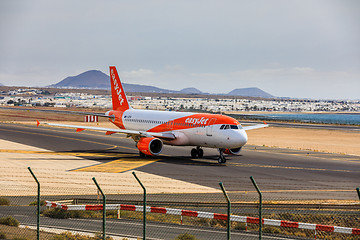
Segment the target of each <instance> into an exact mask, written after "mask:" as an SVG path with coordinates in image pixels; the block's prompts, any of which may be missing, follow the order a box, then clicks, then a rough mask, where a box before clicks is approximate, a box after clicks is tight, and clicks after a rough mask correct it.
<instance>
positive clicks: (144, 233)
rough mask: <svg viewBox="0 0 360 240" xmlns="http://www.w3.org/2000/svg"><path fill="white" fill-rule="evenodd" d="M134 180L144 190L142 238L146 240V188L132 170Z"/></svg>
mask: <svg viewBox="0 0 360 240" xmlns="http://www.w3.org/2000/svg"><path fill="white" fill-rule="evenodd" d="M132 174H133V175H134V177H135V179H136V181H138V183H139V184H140V186H141V187H142V189H143V190H144V200H143V240H146V188H145V187H144V185H143V184H142V183H141V181H140V179H139V178H138V177H137V176H136V174H135V172H132Z"/></svg>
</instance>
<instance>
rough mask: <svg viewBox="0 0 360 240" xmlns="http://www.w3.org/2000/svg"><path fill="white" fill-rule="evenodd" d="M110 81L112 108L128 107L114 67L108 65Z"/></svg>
mask: <svg viewBox="0 0 360 240" xmlns="http://www.w3.org/2000/svg"><path fill="white" fill-rule="evenodd" d="M110 82H111V95H112V104H113V110H118V111H125V110H127V109H129V108H130V106H129V103H128V101H127V99H126V95H125V92H124V88H123V86H122V84H121V82H120V78H119V75H118V73H117V71H116V67H110Z"/></svg>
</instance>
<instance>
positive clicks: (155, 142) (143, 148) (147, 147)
mask: <svg viewBox="0 0 360 240" xmlns="http://www.w3.org/2000/svg"><path fill="white" fill-rule="evenodd" d="M136 146H137V148H138V149H139V151H140V152H142V153H144V154H146V155H150V156H153V155H158V154H160V153H161V151H162V148H163V143H162V141H161V140H160V139H158V138H155V137H143V138H140V140H139V141H138V143H137V145H136Z"/></svg>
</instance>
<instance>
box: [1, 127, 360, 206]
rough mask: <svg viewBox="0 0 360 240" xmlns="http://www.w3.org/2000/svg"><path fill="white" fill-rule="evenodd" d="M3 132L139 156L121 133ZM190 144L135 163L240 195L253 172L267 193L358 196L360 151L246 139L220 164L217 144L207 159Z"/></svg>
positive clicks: (29, 140)
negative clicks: (324, 149) (287, 146)
mask: <svg viewBox="0 0 360 240" xmlns="http://www.w3.org/2000/svg"><path fill="white" fill-rule="evenodd" d="M0 138H1V139H5V140H8V141H13V142H17V143H22V144H26V145H30V146H35V147H39V148H43V149H48V150H51V151H54V152H70V153H87V154H86V155H85V156H83V157H84V158H87V159H92V160H96V161H98V162H99V164H100V165H101V164H103V163H107V164H108V167H109V168H111V162H112V161H115V160H117V159H118V157H114V154H113V153H123V154H125V155H126V154H127V155H126V158H131V159H132V160H136V159H139V157H138V150H137V148H136V147H135V144H134V142H133V140H132V139H129V138H126V137H125V136H124V135H120V134H114V135H110V136H106V135H105V134H104V133H99V132H93V131H83V132H80V133H76V132H75V131H74V130H73V129H64V128H53V127H44V126H40V127H38V128H37V127H35V126H33V125H22V124H5V123H1V124H0ZM191 148H192V147H173V146H166V145H165V146H164V149H163V152H162V153H161V154H160V155H159V156H158V157H156V161H155V162H152V163H150V164H147V165H143V166H140V167H136V166H135V167H134V169H137V170H139V171H143V172H147V173H151V174H156V175H160V176H164V177H168V178H172V179H177V180H182V181H186V182H191V183H196V184H199V185H203V186H208V187H212V188H219V182H223V183H224V186H225V188H226V189H227V190H228V191H229V192H231V193H233V194H236V193H238V194H240V195H241V194H242V195H244V194H245V195H246V194H248V193H253V194H255V193H256V192H255V189H254V187H253V185H252V183H251V181H250V179H249V177H250V176H253V177H254V178H255V180H256V181H257V184H258V185H259V187H260V188H261V190H262V191H263V193H264V195H265V196H266V197H267V198H268V199H287V200H290V199H293V200H311V199H338V200H356V199H357V193H356V191H355V189H356V187H359V186H360V158H359V157H358V156H350V155H338V154H326V153H316V152H307V151H296V150H289V149H276V148H266V147H259V146H249V145H247V146H245V147H244V149H243V150H242V152H241V154H240V155H239V156H229V157H227V160H228V161H227V163H226V164H218V163H217V158H218V152H217V150H216V149H204V158H203V159H192V158H191V157H190V151H191ZM89 153H94V155H91V154H89ZM98 153H102V154H98ZM107 154H108V156H107ZM109 163H110V164H109ZM128 170H131V169H128ZM84 171H87V170H86V168H84ZM89 171H91V169H90V170H89ZM79 174H81V172H79Z"/></svg>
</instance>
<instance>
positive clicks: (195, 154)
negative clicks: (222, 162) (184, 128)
mask: <svg viewBox="0 0 360 240" xmlns="http://www.w3.org/2000/svg"><path fill="white" fill-rule="evenodd" d="M203 156H204V150H202V148H200V147H196V148H193V149H191V157H192V158H202V157H203Z"/></svg>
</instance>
